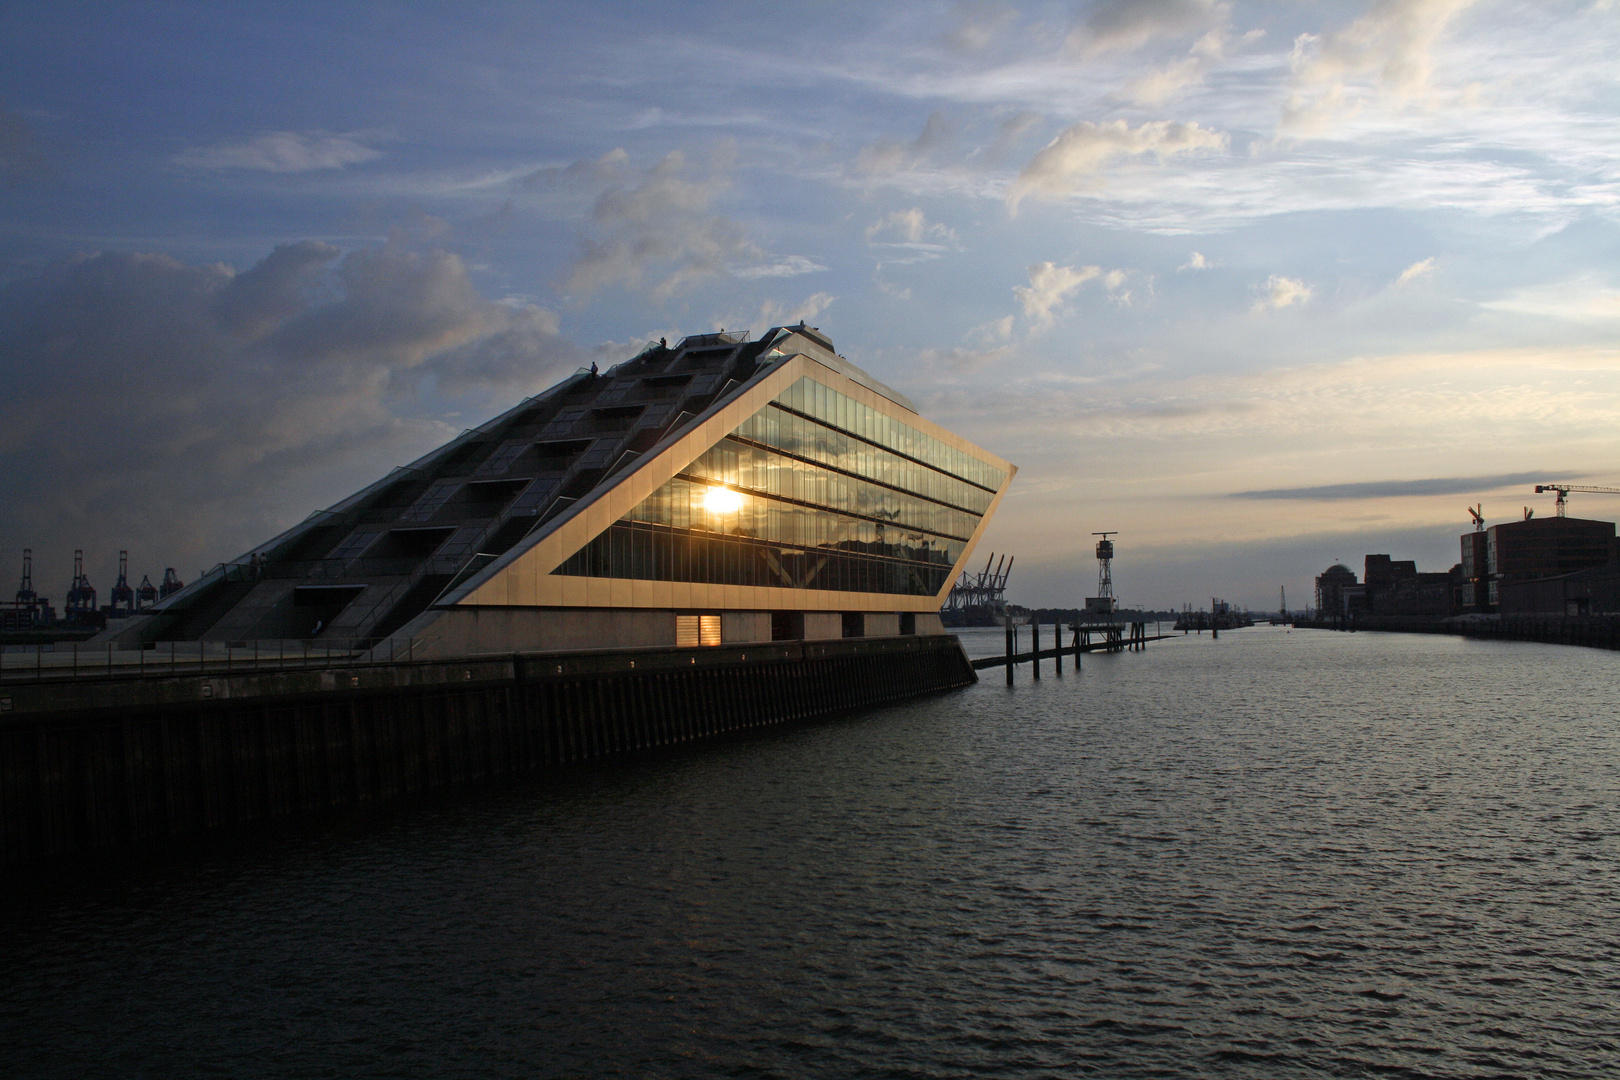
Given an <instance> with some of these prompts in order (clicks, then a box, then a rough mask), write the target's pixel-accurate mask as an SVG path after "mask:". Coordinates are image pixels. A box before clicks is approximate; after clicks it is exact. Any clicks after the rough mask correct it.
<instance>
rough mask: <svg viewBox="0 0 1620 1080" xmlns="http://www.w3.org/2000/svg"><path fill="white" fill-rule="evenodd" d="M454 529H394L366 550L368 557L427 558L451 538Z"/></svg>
mask: <svg viewBox="0 0 1620 1080" xmlns="http://www.w3.org/2000/svg"><path fill="white" fill-rule="evenodd" d="M453 532H455V530H454V529H445V528H435V529H392V530H390V531H388V532H386V533H384V534H383V535H382V538H381V539H380V540H378V541H377V542H376V543H375V544H372V545H371V548H370V549H369V550H368V551H367V552H366V558H368V559H425V558H427V557H428V556H429V555H432V554H433V553H434V552H435V551H437V550H439V545H440V544H443V543H444V542H445V541H446V540H448V539H450V534H451V533H453Z"/></svg>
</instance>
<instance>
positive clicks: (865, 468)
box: [553, 378, 1006, 596]
mask: <svg viewBox="0 0 1620 1080" xmlns="http://www.w3.org/2000/svg"><path fill="white" fill-rule="evenodd" d="M1005 479H1006V473H1005V472H1004V471H1002V470H1001V469H998V468H996V467H994V466H993V465H991V464H990V463H989V462H985V461H981V460H979V459H978V458H975V457H973V456H972V455H971V454H968V453H966V452H965V451H962V450H958V449H957V448H955V447H952V446H947V445H946V444H945V443H942V442H940V441H939V440H938V439H935V438H933V437H932V436H930V435H928V434H926V433H924V432H921V431H919V430H917V429H916V428H913V427H911V426H910V425H908V424H905V423H904V422H902V421H899V420H896V419H895V418H893V417H890V416H886V415H884V414H883V413H880V412H878V411H877V410H875V409H872V408H870V407H869V406H866V405H863V404H861V403H860V402H857V401H855V400H853V399H851V398H849V397H847V396H845V395H843V394H840V393H838V392H837V391H835V390H833V389H832V388H830V387H827V386H824V385H822V384H820V383H817V382H815V381H814V380H812V379H809V378H805V379H801V380H799V382H797V383H796V384H794V385H793V386H792V387H790V388H789V389H788V390H787V391H786V392H784V393H783V394H782V395H781V396H780V397H778V398H777V399H776V400H775V401H773V402H772V403H771V404H770V405H768V406H766V407H765V408H764V409H762V410H760V411H759V412H758V413H756V414H754V415H753V416H751V417H749V418H748V420H746V421H744V422H743V423H742V424H741V425H740V426H739V427H738V428H737V429H736V430H735V431H733V432H732V433H731V434H729V435H727V436H726V437H725V438H724V439H723V440H721V441H720V442H719V443H718V444H716V445H715V446H713V447H711V448H710V449H709V450H707V451H705V452H704V453H703V454H702V455H701V456H700V457H698V459H697V460H696V461H693V462H692V463H691V464H689V465H688V466H686V468H684V469H682V470H681V472H680V474H679V475H677V476H676V477H674V478H673V479H671V480H670V481H669V482H668V483H666V484H664V485H663V486H662V487H660V488H659V489H658V490H657V491H655V492H654V493H653V494H652V495H651V496H649V497H648V498H647V499H646V500H645V501H644V502H642V503H641V504H640V505H639V506H637V507H636V508H635V509H634V510H632V511H631V512H630V513H628V514H626V515H625V516H624V517H623V518H622V519H620V520H619V521H617V522H615V523H614V524H613V525H612V526H610V527H609V528H608V529H607V531H606V532H604V533H603V534H602V535H600V536H598V537H597V538H596V539H594V540H592V541H591V542H590V543H589V544H587V545H585V547H584V548H582V549H580V550H579V551H578V552H576V553H575V554H573V555H572V556H570V557H569V558H568V559H567V560H566V561H564V563H563V564H562V565H561V566H559V567H558V568H557V569H556V570H555V571H553V572H554V573H557V574H566V575H573V576H580V577H614V578H634V579H641V580H651V581H691V582H703V583H707V584H716V585H754V586H762V585H763V586H773V587H781V588H793V589H829V590H838V591H847V592H867V593H890V594H899V595H910V596H929V595H933V594H934V593H937V592H938V591H939V590H940V589H942V588H944V586H945V584H946V581H947V580H948V578H949V576H950V572H951V567H952V566H953V565H954V564H955V563H956V560H957V559H958V558H959V557H960V556H961V554H962V551H963V548H964V547H965V546H966V544H967V541H968V539H969V538H970V537H971V536H972V535H973V531H974V529H976V528H977V527H978V524H979V520H980V519H981V518H982V517H983V516H984V513H985V511H986V510H988V509H989V507H990V503H991V501H992V500H993V499H994V498H995V492H996V489H997V488H999V487H1000V485H1001V484H1002V483H1003V482H1004V481H1005Z"/></svg>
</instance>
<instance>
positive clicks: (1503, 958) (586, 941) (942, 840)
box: [0, 628, 1620, 1077]
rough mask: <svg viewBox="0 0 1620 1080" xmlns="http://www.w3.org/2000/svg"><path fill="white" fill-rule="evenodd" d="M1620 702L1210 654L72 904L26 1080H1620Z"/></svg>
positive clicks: (96, 892)
mask: <svg viewBox="0 0 1620 1080" xmlns="http://www.w3.org/2000/svg"><path fill="white" fill-rule="evenodd" d="M979 633H981V634H982V635H983V636H982V638H981V639H979V640H977V641H970V648H971V649H972V650H973V651H975V652H978V653H983V652H993V651H997V650H999V648H1000V639H999V638H998V637H996V636H995V632H994V631H986V632H979ZM1617 670H1620V655H1617V654H1612V653H1604V652H1597V651H1592V650H1586V649H1568V648H1558V647H1554V646H1538V645H1527V644H1510V643H1479V642H1466V641H1459V640H1456V639H1451V638H1434V637H1423V636H1405V635H1382V634H1353V635H1346V634H1333V633H1328V632H1323V631H1295V632H1293V633H1287V632H1284V631H1282V630H1272V629H1267V628H1255V629H1252V630H1242V631H1236V632H1232V633H1228V634H1224V635H1222V637H1221V638H1220V640H1218V641H1211V640H1210V639H1209V638H1208V637H1207V636H1206V637H1192V638H1177V639H1175V640H1171V641H1167V642H1163V643H1159V644H1154V645H1151V646H1149V650H1148V651H1147V652H1145V653H1140V654H1124V655H1118V656H1090V657H1087V658H1086V660H1085V669H1084V671H1083V672H1082V673H1081V674H1080V675H1079V676H1078V677H1077V676H1076V675H1075V674H1074V673H1073V672H1072V671H1069V672H1065V674H1064V677H1063V678H1061V679H1058V678H1054V677H1053V676H1052V673H1051V671H1050V666H1048V669H1047V671H1046V672H1045V678H1043V679H1042V680H1041V681H1040V682H1039V683H1032V682H1030V680H1029V676H1028V671H1027V668H1026V669H1023V670H1022V671H1020V673H1019V675H1018V685H1017V686H1016V687H1014V688H1012V689H1011V690H1009V689H1008V688H1006V687H1005V686H1003V685H1001V676H1000V673H999V672H995V671H991V672H986V673H984V674H985V676H986V678H985V681H984V682H982V683H981V684H980V685H978V686H977V687H974V688H972V689H970V690H967V691H963V692H960V693H956V694H951V695H945V696H940V697H936V698H932V699H930V700H927V701H923V702H918V703H915V704H912V705H909V706H904V707H898V708H893V709H887V710H883V711H879V712H873V713H869V714H865V715H861V716H858V717H850V718H846V719H842V720H836V721H832V722H828V723H823V724H819V725H814V726H806V727H798V728H791V729H780V730H774V731H770V732H766V733H763V734H757V735H753V736H750V737H748V738H742V739H735V740H728V741H723V742H717V743H712V744H709V745H704V746H699V747H693V748H687V749H683V750H681V751H678V752H676V753H675V754H672V755H669V756H666V757H664V758H661V759H657V760H638V761H633V762H621V763H618V764H615V765H612V766H610V767H604V768H597V769H591V770H587V771H581V772H577V773H574V774H572V775H570V776H568V777H567V778H565V779H562V780H556V779H553V780H548V781H544V782H535V783H530V784H525V785H522V786H519V787H512V788H506V789H502V790H500V791H497V792H485V793H481V794H478V795H472V796H457V797H454V798H447V799H444V800H440V801H436V802H433V803H430V804H428V805H425V806H418V807H415V808H412V809H408V810H403V811H399V812H395V813H390V814H387V815H384V816H381V817H373V818H370V819H365V820H351V821H349V822H346V823H340V824H337V825H332V826H327V827H322V828H319V829H313V830H309V831H305V832H302V833H300V834H296V835H293V836H290V837H281V838H277V839H274V840H266V841H264V842H262V843H260V844H259V845H257V846H255V847H253V848H252V849H251V850H249V851H246V852H243V853H231V852H221V853H214V854H210V855H206V856H199V857H196V858H192V859H188V860H187V861H184V862H179V863H171V864H168V865H165V866H163V867H160V868H158V869H156V870H152V871H147V872H144V873H143V874H141V875H140V876H139V877H136V878H134V879H129V878H127V877H126V878H118V879H115V880H112V881H107V880H102V881H99V882H96V883H80V884H77V885H71V886H69V885H66V884H62V883H58V884H56V885H55V886H53V887H52V888H51V889H50V890H47V891H45V892H43V893H41V892H38V891H36V892H33V893H30V894H28V895H26V896H24V897H23V898H21V899H17V898H15V897H14V898H13V899H12V901H11V902H10V903H9V905H8V906H7V907H6V908H5V910H4V912H3V914H4V918H5V925H4V926H3V927H0V1047H3V1051H4V1058H3V1060H4V1070H5V1072H6V1074H7V1075H13V1076H69V1075H71V1076H174V1075H190V1076H198V1075H227V1076H272V1075H273V1076H378V1075H389V1076H469V1077H471V1076H478V1077H484V1076H525V1077H527V1076H638V1077H639V1076H653V1077H659V1076H715V1075H721V1076H812V1075H815V1076H897V1077H910V1076H940V1077H945V1076H951V1077H955V1076H964V1075H975V1074H982V1075H990V1076H1016V1077H1025V1076H1074V1075H1079V1074H1085V1073H1095V1074H1098V1075H1103V1076H1109V1077H1129V1076H1187V1077H1194V1076H1277V1077H1304V1076H1366V1075H1372V1074H1381V1075H1394V1076H1425V1077H1427V1076H1433V1077H1479V1076H1600V1075H1615V1074H1616V1073H1617V1072H1620V964H1617V949H1620V878H1617V876H1616V870H1617V866H1616V862H1617V857H1620V844H1617V840H1616V832H1617V824H1620V800H1617V798H1616V796H1617V793H1620V792H1617V788H1620V778H1617V775H1616V763H1617V761H1620V739H1617V736H1616V727H1617V722H1620V721H1617V716H1620V708H1617V704H1620V692H1617V686H1620V680H1617V679H1616V672H1617ZM13 884H15V883H13Z"/></svg>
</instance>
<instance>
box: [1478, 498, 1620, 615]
mask: <svg viewBox="0 0 1620 1080" xmlns="http://www.w3.org/2000/svg"><path fill="white" fill-rule="evenodd" d="M1614 546H1615V533H1614V522H1612V521H1589V520H1587V519H1585V518H1570V517H1550V518H1531V519H1529V520H1528V521H1507V522H1503V523H1502V524H1500V525H1492V526H1491V527H1490V528H1489V529H1486V530H1485V549H1486V567H1487V574H1488V585H1489V588H1488V591H1487V596H1486V601H1487V603H1488V604H1490V605H1491V606H1492V607H1493V608H1494V607H1496V606H1497V605H1498V604H1499V603H1500V601H1501V589H1502V586H1503V585H1506V584H1509V583H1513V582H1520V581H1534V580H1536V579H1538V578H1550V577H1559V576H1562V575H1564V574H1573V573H1575V572H1577V571H1580V570H1588V569H1591V568H1592V567H1596V566H1602V565H1603V564H1604V563H1606V562H1608V561H1609V560H1610V559H1612V558H1613V557H1614Z"/></svg>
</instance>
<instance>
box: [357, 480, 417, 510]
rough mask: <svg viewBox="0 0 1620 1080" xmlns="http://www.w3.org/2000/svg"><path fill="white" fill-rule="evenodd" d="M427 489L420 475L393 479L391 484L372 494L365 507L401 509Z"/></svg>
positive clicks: (372, 508)
mask: <svg viewBox="0 0 1620 1080" xmlns="http://www.w3.org/2000/svg"><path fill="white" fill-rule="evenodd" d="M425 490H427V482H426V481H425V480H423V479H422V478H421V477H410V478H408V479H405V480H395V481H394V482H393V483H392V484H389V485H388V486H387V487H385V488H383V489H382V490H381V491H379V492H377V494H376V495H373V496H372V498H371V502H370V503H368V504H367V508H368V509H371V510H403V509H404V508H405V507H407V506H409V505H411V504H412V503H413V502H415V501H416V500H417V497H418V496H420V495H421V494H422V492H423V491H425Z"/></svg>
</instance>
